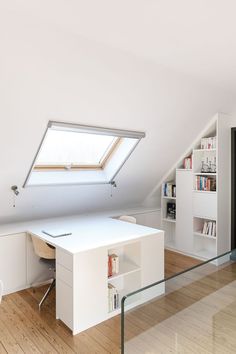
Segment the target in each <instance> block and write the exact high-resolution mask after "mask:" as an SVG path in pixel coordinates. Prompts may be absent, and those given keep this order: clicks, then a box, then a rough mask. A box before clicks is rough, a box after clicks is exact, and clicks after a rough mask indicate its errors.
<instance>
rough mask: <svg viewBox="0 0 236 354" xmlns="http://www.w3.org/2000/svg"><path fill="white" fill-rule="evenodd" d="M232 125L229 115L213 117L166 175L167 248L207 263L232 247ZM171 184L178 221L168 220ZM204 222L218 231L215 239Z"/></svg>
mask: <svg viewBox="0 0 236 354" xmlns="http://www.w3.org/2000/svg"><path fill="white" fill-rule="evenodd" d="M230 121H231V118H230V116H227V115H224V114H217V115H216V116H215V117H213V119H212V120H211V121H210V123H209V124H208V125H207V127H206V128H205V129H204V130H203V131H202V132H201V134H199V136H198V137H197V139H196V140H195V141H194V142H193V144H192V145H191V146H190V147H189V149H188V150H187V151H186V153H185V154H184V155H183V156H182V157H181V159H180V160H179V161H178V162H177V163H176V164H175V166H174V167H173V168H172V169H171V170H170V172H169V173H168V174H167V175H166V176H165V178H164V180H163V183H162V188H161V208H162V228H163V229H164V230H165V247H166V248H169V249H172V250H176V251H178V252H181V253H183V254H187V255H191V256H194V257H196V258H200V259H202V260H206V259H209V258H213V257H214V256H216V255H218V254H221V253H224V252H226V251H228V250H229V249H230V231H229V225H230V223H229V220H230V217H229V215H230V211H229V200H230V176H229V171H230ZM213 138H214V139H213ZM203 139H205V140H203ZM204 144H206V146H204ZM189 157H191V167H192V168H184V166H186V163H185V162H184V161H185V158H189ZM188 167H189V166H188ZM171 181H174V183H175V184H176V198H175V200H174V202H175V203H176V218H175V220H174V222H173V223H171V222H167V221H170V220H167V218H166V209H167V200H168V198H167V199H166V196H165V195H164V193H163V188H164V187H163V185H164V184H165V183H167V182H171ZM204 223H206V224H207V225H208V229H209V231H207V232H213V231H212V228H213V226H212V225H214V229H215V230H214V232H215V235H214V236H213V235H211V234H208V233H204V232H203V230H204Z"/></svg>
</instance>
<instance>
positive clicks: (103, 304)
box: [73, 248, 108, 333]
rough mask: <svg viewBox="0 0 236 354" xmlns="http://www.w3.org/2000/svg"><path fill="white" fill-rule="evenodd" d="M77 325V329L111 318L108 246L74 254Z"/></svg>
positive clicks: (75, 316)
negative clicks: (108, 287) (109, 313)
mask: <svg viewBox="0 0 236 354" xmlns="http://www.w3.org/2000/svg"><path fill="white" fill-rule="evenodd" d="M73 282H74V328H75V331H74V332H76V333H78V332H81V331H83V330H85V329H87V328H89V327H92V326H94V325H96V324H98V323H100V322H102V321H104V320H105V319H106V318H107V314H108V290H107V248H98V249H95V250H91V251H87V252H82V253H79V254H77V255H75V256H74V275H73Z"/></svg>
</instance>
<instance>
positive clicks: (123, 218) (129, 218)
mask: <svg viewBox="0 0 236 354" xmlns="http://www.w3.org/2000/svg"><path fill="white" fill-rule="evenodd" d="M119 220H121V221H126V222H130V223H131V224H136V222H137V220H136V218H135V217H134V216H129V215H121V216H120V217H119Z"/></svg>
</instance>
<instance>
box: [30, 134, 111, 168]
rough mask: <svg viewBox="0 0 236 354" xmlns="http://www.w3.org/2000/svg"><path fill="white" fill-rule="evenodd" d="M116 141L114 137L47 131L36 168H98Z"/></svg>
mask: <svg viewBox="0 0 236 354" xmlns="http://www.w3.org/2000/svg"><path fill="white" fill-rule="evenodd" d="M116 140H117V138H116V137H114V136H108V135H98V134H88V133H80V132H73V131H62V130H50V129H49V130H48V132H47V135H46V137H45V140H44V143H43V146H42V148H41V151H40V152H39V155H38V158H37V160H36V166H37V165H50V166H55V165H66V166H67V165H69V166H70V165H85V166H86V165H88V166H91V165H93V166H99V165H100V164H101V163H102V160H103V159H104V158H105V157H106V155H107V154H108V153H109V151H110V149H111V148H112V146H113V144H114V143H115V142H116Z"/></svg>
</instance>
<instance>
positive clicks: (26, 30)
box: [0, 0, 236, 222]
mask: <svg viewBox="0 0 236 354" xmlns="http://www.w3.org/2000/svg"><path fill="white" fill-rule="evenodd" d="M177 4H178V5H177ZM190 4H191V7H190ZM196 6H197V8H196ZM234 6H235V5H234V2H233V1H224V3H223V1H221V2H219V1H204V2H203V1H191V0H188V1H171V2H170V1H168V0H165V1H130V0H126V1H119V2H114V1H111V0H110V1H104V0H100V1H93V2H92V1H90V0H86V1H75V0H67V1H61V0H56V1H52V0H47V1H44V0H41V1H32V0H22V1H14V0H12V1H4V0H0V50H1V55H0V78H1V79H0V97H1V104H0V128H1V129H0V166H1V171H0V196H1V198H0V222H6V221H13V220H21V219H31V218H35V217H37V218H38V217H45V216H50V215H60V214H69V213H76V212H84V211H87V210H98V209H107V208H117V207H118V208H120V207H122V206H124V207H127V206H132V205H134V204H141V203H142V202H143V201H144V199H145V198H146V196H147V195H149V193H150V192H151V191H152V190H153V189H154V187H155V186H156V185H157V184H158V183H159V181H160V180H161V178H162V176H163V175H164V174H165V173H166V171H167V170H169V168H170V167H171V166H172V165H173V163H174V162H175V161H176V160H177V159H178V158H179V157H180V156H181V155H182V153H183V152H184V151H185V150H186V148H187V147H188V146H189V145H190V144H191V142H192V140H194V139H195V137H196V136H197V135H198V133H199V132H200V131H201V130H202V129H203V127H204V126H205V125H206V123H207V122H208V120H209V119H210V118H211V117H212V116H213V115H214V114H215V113H216V112H218V111H224V112H226V113H231V112H234V111H235V109H236V90H235V87H236V77H235V65H236V64H235V63H236V58H235V50H234V49H235V45H234V41H235V36H234V25H233V23H234V22H233V19H232V17H233V15H234V11H233V10H234ZM221 7H222V8H221ZM226 9H227V11H228V15H229V17H228V18H226ZM230 18H231V19H232V20H230ZM204 31H205V32H204ZM235 42H236V41H235ZM48 120H56V121H67V122H72V123H79V124H89V125H98V126H102V127H109V128H118V129H128V130H137V131H145V132H146V138H145V139H143V141H142V142H141V143H140V144H139V146H138V147H137V149H136V150H135V152H134V154H133V155H132V156H131V158H130V159H129V160H128V161H127V163H126V164H125V166H124V167H123V168H122V170H121V172H120V173H119V175H118V177H117V180H116V182H117V184H118V188H117V189H116V190H115V191H114V195H113V197H112V198H111V197H110V188H109V187H108V186H80V187H75V186H73V187H72V186H71V187H53V188H46V187H44V188H28V189H22V188H21V186H22V185H23V183H24V180H25V178H26V175H27V172H28V170H29V168H30V165H31V163H32V160H33V158H34V155H35V152H36V151H37V148H38V146H39V143H40V140H41V138H42V135H43V132H44V130H45V128H46V125H47V122H48ZM13 184H16V185H18V186H19V188H20V195H19V197H18V198H17V203H16V208H13V195H12V192H11V190H10V187H11V186H12V185H13ZM153 203H154V204H155V205H158V203H159V200H158V198H157V196H154V201H153Z"/></svg>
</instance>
